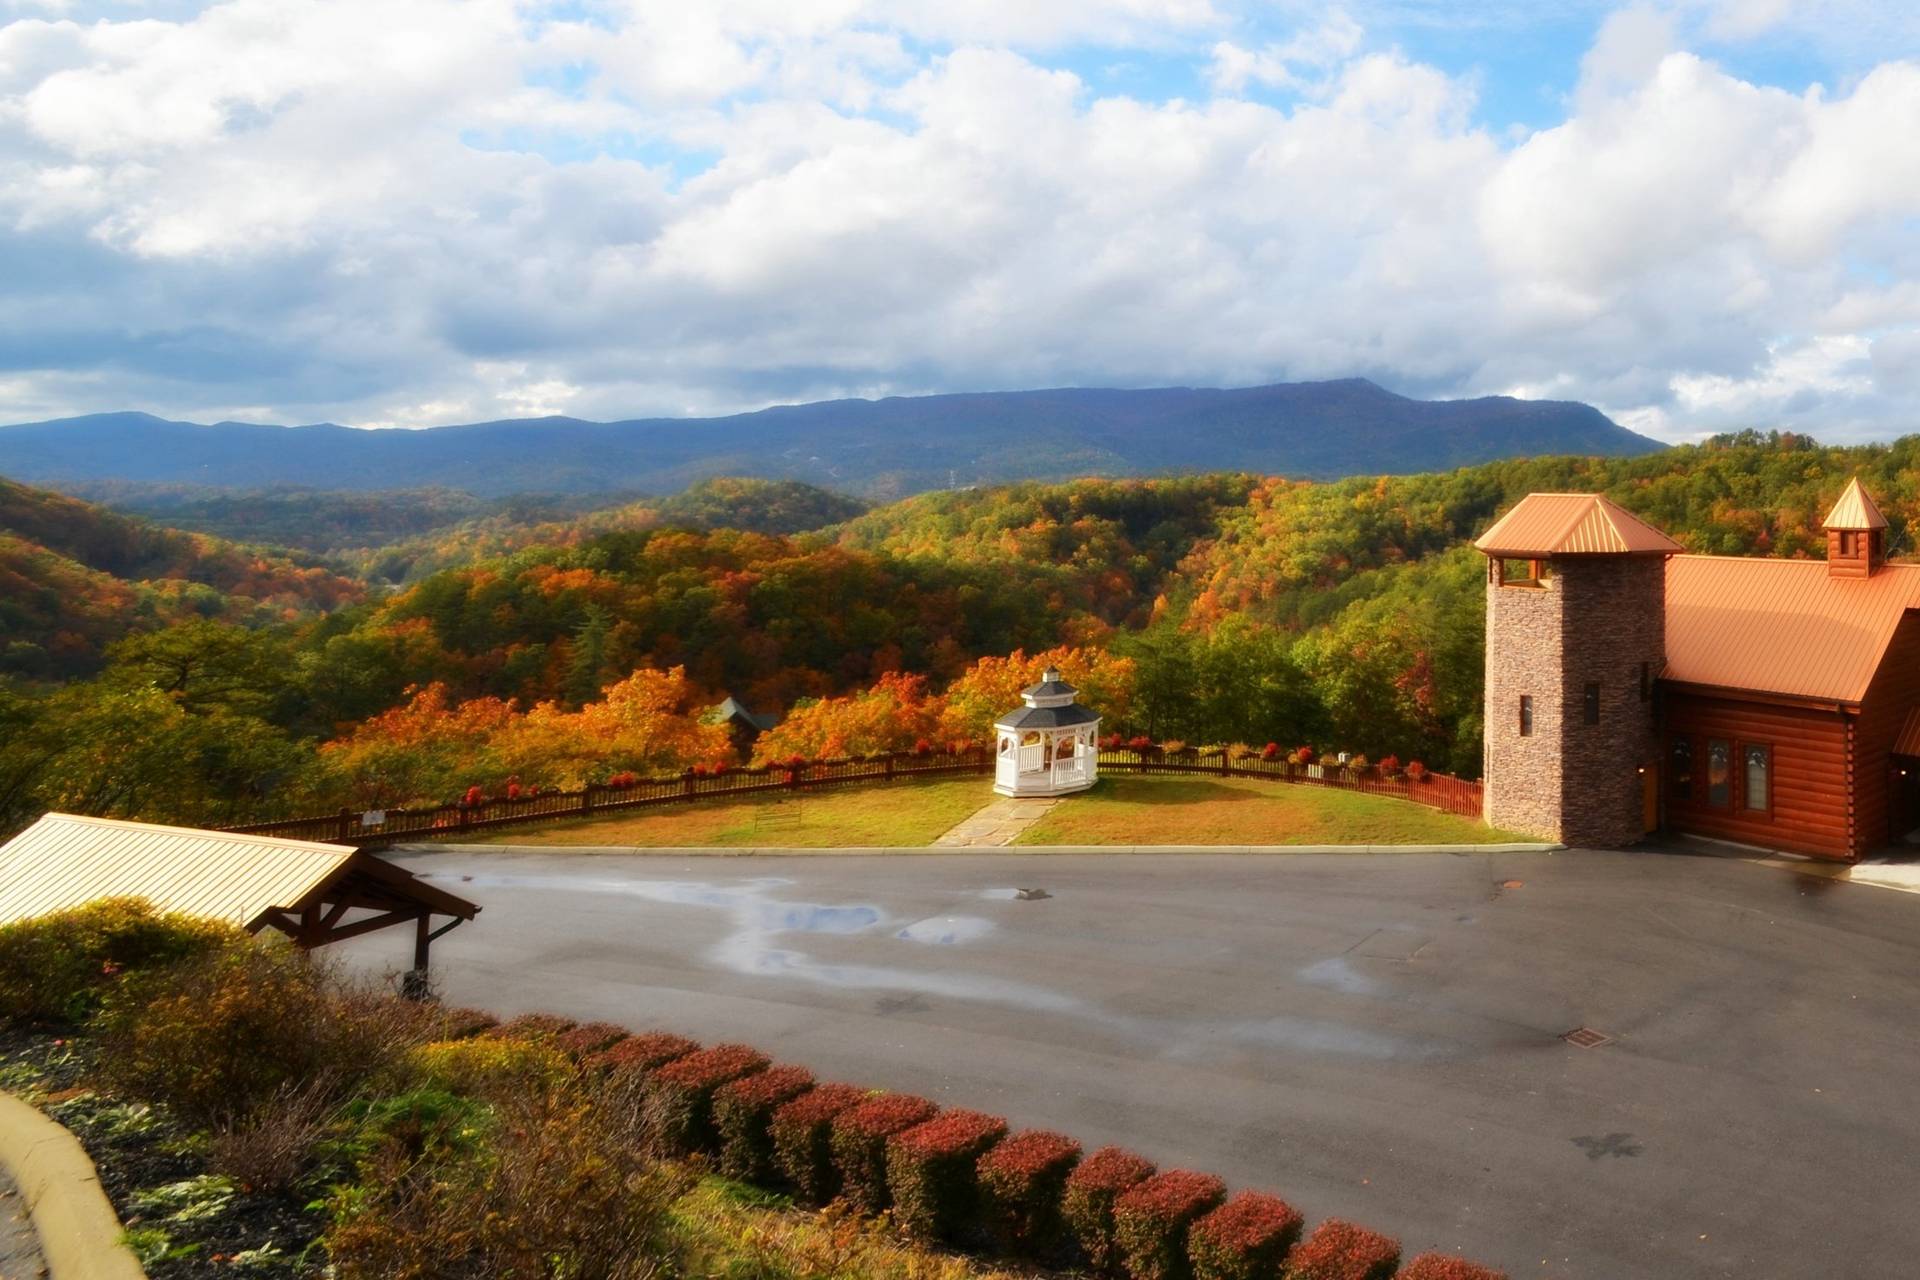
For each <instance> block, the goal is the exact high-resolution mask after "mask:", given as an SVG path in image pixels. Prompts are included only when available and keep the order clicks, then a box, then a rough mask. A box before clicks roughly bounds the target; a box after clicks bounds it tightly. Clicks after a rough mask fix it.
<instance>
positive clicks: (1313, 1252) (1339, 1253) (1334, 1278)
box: [1287, 1218, 1400, 1280]
mask: <svg viewBox="0 0 1920 1280" xmlns="http://www.w3.org/2000/svg"><path fill="white" fill-rule="evenodd" d="M1399 1265H1400V1244H1399V1242H1398V1241H1396V1240H1394V1239H1392V1238H1390V1237H1388V1236H1383V1235H1381V1234H1380V1233H1379V1232H1377V1231H1369V1230H1367V1229H1366V1228H1365V1227H1356V1226H1354V1225H1353V1224H1352V1223H1351V1222H1343V1221H1341V1220H1340V1219H1339V1218H1328V1219H1327V1220H1326V1221H1325V1222H1323V1223H1321V1224H1320V1225H1319V1226H1318V1227H1315V1228H1314V1231H1313V1234H1312V1235H1310V1236H1308V1237H1307V1242H1306V1243H1305V1244H1303V1245H1301V1246H1300V1247H1299V1248H1297V1249H1295V1250H1294V1251H1293V1256H1292V1257H1290V1258H1288V1259H1287V1280H1388V1277H1390V1276H1392V1275H1393V1269H1394V1268H1395V1267H1397V1266H1399Z"/></svg>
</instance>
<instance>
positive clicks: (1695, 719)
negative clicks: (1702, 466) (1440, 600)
mask: <svg viewBox="0 0 1920 1280" xmlns="http://www.w3.org/2000/svg"><path fill="white" fill-rule="evenodd" d="M1825 527H1826V532H1827V558H1826V559H1825V560H1824V561H1822V560H1785V559H1769V558H1760V557H1731V556H1696V555H1685V554H1682V553H1681V548H1680V546H1679V544H1678V543H1676V542H1674V541H1673V540H1672V539H1671V538H1669V537H1667V536H1666V535H1665V534H1664V533H1662V532H1661V531H1660V530H1658V529H1655V528H1654V527H1653V526H1651V525H1649V524H1647V523H1646V522H1645V521H1643V520H1641V519H1640V518H1639V517H1637V516H1635V515H1633V514H1632V513H1631V512H1628V511H1627V510H1625V509H1624V508H1622V507H1620V506H1618V505H1616V504H1615V503H1612V502H1610V501H1608V500H1607V499H1605V498H1602V497H1599V496H1597V495H1594V494H1555V493H1536V494H1530V495H1528V496H1527V497H1526V498H1525V499H1523V500H1522V501H1521V502H1520V503H1518V504H1517V505H1516V506H1515V507H1514V508H1513V509H1512V510H1511V511H1509V512H1508V513H1507V514H1506V516H1504V517H1503V518H1502V519H1501V520H1500V521H1499V522H1497V523H1496V524H1495V525H1494V526H1493V527H1492V528H1491V529H1489V530H1488V531H1487V532H1486V534H1485V535H1483V536H1482V537H1481V538H1480V539H1479V540H1478V541H1477V542H1476V543H1475V544H1474V545H1475V546H1477V547H1478V548H1479V549H1480V550H1481V551H1482V552H1483V553H1484V554H1485V555H1486V556H1487V559H1488V572H1487V671H1486V674H1487V681H1486V760H1485V766H1486V768H1485V776H1486V793H1485V794H1486V810H1485V812H1486V818H1487V820H1488V821H1489V822H1490V823H1492V824H1493V825H1495V826H1500V827H1506V828H1509V829H1512V830H1517V831H1524V832H1527V833H1529V834H1532V835H1536V836H1540V837H1543V838H1548V839H1554V840H1560V841H1563V842H1565V843H1567V844H1573V845H1589V846H1615V847H1618V846H1624V845H1629V844H1633V843H1636V842H1638V841H1639V840H1641V839H1643V838H1644V837H1645V836H1646V835H1647V834H1649V833H1651V832H1653V831H1656V830H1666V831H1671V832H1677V833H1687V834H1697V835H1703V836H1711V837H1715V838H1718V839H1723V840H1730V841H1735V842H1739V843H1742V844H1750V845H1757V846H1760V847H1763V848H1768V849H1784V850H1790V851H1794V852H1798V853H1805V854H1811V855H1814V856H1817V857H1822V858H1832V859H1839V860H1843V861H1853V860H1856V859H1858V858H1860V857H1861V856H1863V855H1865V854H1867V853H1870V852H1872V851H1874V850H1877V849H1882V848H1885V847H1887V846H1890V845H1899V844H1902V842H1903V841H1904V840H1905V838H1906V837H1907V835H1908V833H1909V832H1912V831H1914V829H1915V828H1916V827H1920V565H1904V564H1888V563H1887V562H1886V534H1887V520H1886V517H1885V516H1883V515H1882V514H1881V513H1880V510H1879V508H1878V507H1876V506H1875V505H1874V502H1873V499H1872V498H1871V497H1870V496H1869V495H1868V494H1867V492H1866V490H1864V489H1863V488H1861V486H1860V483H1859V481H1858V480H1854V481H1852V482H1850V483H1849V484H1848V486H1847V488H1846V491H1845V492H1844V493H1842V494H1841V496H1840V499H1839V501H1838V502H1836V503H1835V504H1834V506H1833V509H1832V510H1831V511H1830V512H1829V513H1828V515H1827V518H1826V521H1825Z"/></svg>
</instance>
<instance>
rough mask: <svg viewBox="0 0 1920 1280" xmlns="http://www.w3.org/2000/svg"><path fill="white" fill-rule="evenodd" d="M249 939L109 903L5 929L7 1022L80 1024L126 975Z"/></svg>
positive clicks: (0, 970)
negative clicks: (123, 975) (10, 1020)
mask: <svg viewBox="0 0 1920 1280" xmlns="http://www.w3.org/2000/svg"><path fill="white" fill-rule="evenodd" d="M246 943H247V935H246V934H245V933H243V932H241V931H240V930H238V929H235V928H233V927H231V926H229V925H223V924H219V923H217V922H214V921H211V920H201V919H198V918H196V917H193V916H183V915H174V914H171V913H165V912H159V911H155V910H154V909H153V908H152V907H151V906H149V905H147V903H146V901H145V900H144V899H140V898H105V899H102V900H101V901H99V902H90V903H88V904H87V905H85V906H83V907H75V908H73V909H71V910H68V911H56V912H54V913H53V914H51V915H45V916H41V917H39V918H37V919H34V920H22V921H20V922H19V923H17V924H10V925H7V926H6V927H4V928H0V1017H5V1018H8V1019H18V1020H22V1021H32V1022H56V1023H64V1022H79V1021H81V1020H83V1019H84V1018H86V1017H87V1016H88V1015H89V1014H91V1013H92V1012H93V1011H94V1010H95V1009H97V1008H98V1007H99V1005H100V1002H101V1000H102V998H103V997H104V995H105V993H106V992H107V991H108V989H109V988H111V987H113V986H114V985H115V984H116V982H117V981H118V979H119V978H120V977H121V975H122V974H124V973H128V972H138V971H142V970H147V969H153V968H157V967H161V966H165V965H170V964H176V963H178V962H180V961H182V960H185V959H188V958H189V957H192V956H198V955H205V954H207V953H208V952H210V951H217V950H220V949H221V948H225V947H240V946H244V945H246Z"/></svg>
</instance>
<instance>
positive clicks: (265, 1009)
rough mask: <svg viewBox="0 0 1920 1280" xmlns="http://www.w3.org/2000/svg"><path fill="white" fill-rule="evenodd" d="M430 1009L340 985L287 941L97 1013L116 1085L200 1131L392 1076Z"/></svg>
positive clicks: (120, 999)
mask: <svg viewBox="0 0 1920 1280" xmlns="http://www.w3.org/2000/svg"><path fill="white" fill-rule="evenodd" d="M431 1017H432V1014H431V1010H429V1009H426V1008H423V1007H421V1006H418V1005H414V1004H412V1003H411V1002H409V1001H404V1000H398V999H395V998H393V997H392V996H390V995H385V994H373V993H370V992H368V991H366V990H365V989H362V988H354V987H351V986H348V985H346V984H342V983H338V982H336V981H335V980H334V978H333V977H332V973H331V971H330V970H329V969H328V968H327V967H326V966H325V965H323V964H321V963H319V962H318V961H315V960H313V959H311V958H309V957H307V956H304V955H302V954H300V953H299V952H296V951H295V950H294V949H293V948H292V947H291V946H288V945H285V944H283V943H279V942H277V941H269V942H266V943H249V944H248V945H245V946H238V947H231V948H228V949H226V950H223V951H218V952H214V953H212V954H209V955H204V956H201V957H199V958H198V959H194V960H189V961H186V962H184V963H182V964H179V965H176V966H174V967H172V968H170V969H165V970H160V971H157V972H154V973H151V974H146V975H142V976H141V977H139V978H137V979H135V980H132V981H128V982H125V983H122V984H121V985H120V986H119V987H118V988H116V989H115V990H114V991H113V993H112V995H111V997H110V998H109V1000H108V1002H107V1004H106V1006H105V1007H104V1009H103V1010H102V1014H101V1028H102V1044H101V1049H102V1053H101V1069H102V1072H103V1073H104V1074H105V1075H106V1077H107V1079H108V1081H109V1083H111V1084H113V1085H115V1086H117V1087H119V1088H121V1089H124V1090H125V1091H126V1092H128V1093H130V1094H133V1095H134V1096H135V1097H139V1098H144V1099H147V1100H149V1101H153V1102H160V1103H164V1104H166V1105H167V1106H170V1107H172V1108H174V1109H175V1110H177V1111H178V1112H180V1114H181V1115H182V1117H183V1118H185V1119H186V1120H188V1121H189V1122H190V1123H192V1124H195V1125H208V1126H210V1125H214V1124H218V1123H220V1122H222V1121H226V1120H229V1119H231V1118H232V1117H234V1116H245V1115H248V1114H250V1113H253V1112H255V1111H257V1110H259V1109H260V1108H261V1107H262V1106H264V1105H265V1104H266V1103H268V1102H269V1101H270V1100H271V1099H272V1098H273V1097H274V1096H275V1095H276V1094H278V1093H279V1092H280V1091H281V1090H283V1089H287V1088H298V1087H300V1086H303V1085H308V1084H314V1085H316V1086H318V1087H321V1088H322V1089H324V1090H327V1091H330V1092H332V1093H333V1094H335V1095H336V1096H345V1095H346V1094H347V1093H349V1092H351V1091H352V1090H353V1089H354V1088H355V1087H357V1086H358V1085H359V1084H360V1083H361V1082H363V1081H367V1080H371V1079H374V1078H376V1077H379V1076H382V1075H385V1074H389V1073H391V1072H393V1071H395V1070H397V1068H398V1067H399V1065H400V1063H401V1061H402V1060H403V1059H404V1058H405V1056H406V1054H407V1053H408V1052H409V1051H410V1050H411V1048H412V1047H413V1045H415V1044H417V1043H418V1042H419V1041H420V1040H421V1039H422V1038H423V1037H424V1036H426V1035H428V1034H431V1026H432V1023H431Z"/></svg>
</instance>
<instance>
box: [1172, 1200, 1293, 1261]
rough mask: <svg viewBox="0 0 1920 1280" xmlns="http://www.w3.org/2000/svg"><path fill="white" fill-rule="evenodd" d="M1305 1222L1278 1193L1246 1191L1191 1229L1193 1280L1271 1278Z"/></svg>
mask: <svg viewBox="0 0 1920 1280" xmlns="http://www.w3.org/2000/svg"><path fill="white" fill-rule="evenodd" d="M1300 1224H1301V1218H1300V1211H1299V1210H1297V1209H1295V1208H1294V1207H1293V1206H1292V1205H1290V1204H1288V1203H1287V1202H1286V1201H1285V1200H1282V1199H1280V1198H1279V1197H1278V1196H1270V1195H1265V1194H1263V1193H1261V1192H1258V1191H1242V1192H1241V1193H1240V1194H1239V1195H1237V1196H1235V1197H1234V1198H1233V1199H1231V1200H1229V1201H1227V1202H1226V1203H1225V1204H1223V1205H1221V1206H1220V1207H1219V1208H1218V1209H1215V1210H1214V1211H1213V1212H1212V1213H1209V1214H1208V1215H1207V1216H1206V1217H1204V1218H1202V1219H1200V1220H1199V1221H1198V1222H1196V1223H1194V1224H1193V1226H1192V1227H1191V1228H1189V1229H1188V1231H1187V1258H1188V1260H1189V1261H1191V1262H1192V1263H1193V1275H1194V1280H1272V1277H1276V1276H1278V1275H1279V1274H1280V1261H1281V1259H1283V1258H1285V1257H1286V1256H1287V1250H1289V1249H1291V1248H1293V1246H1294V1245H1295V1244H1296V1243H1298V1241H1299V1239H1300Z"/></svg>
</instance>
